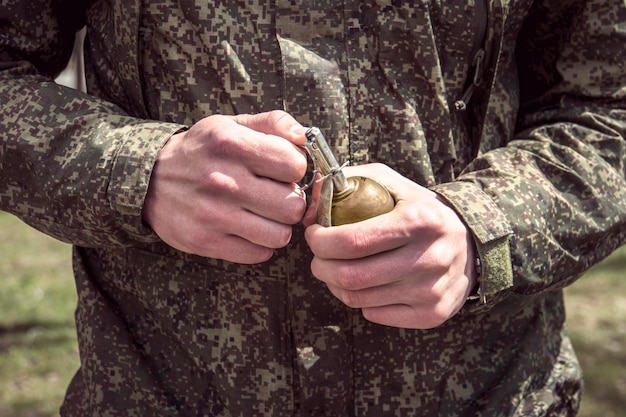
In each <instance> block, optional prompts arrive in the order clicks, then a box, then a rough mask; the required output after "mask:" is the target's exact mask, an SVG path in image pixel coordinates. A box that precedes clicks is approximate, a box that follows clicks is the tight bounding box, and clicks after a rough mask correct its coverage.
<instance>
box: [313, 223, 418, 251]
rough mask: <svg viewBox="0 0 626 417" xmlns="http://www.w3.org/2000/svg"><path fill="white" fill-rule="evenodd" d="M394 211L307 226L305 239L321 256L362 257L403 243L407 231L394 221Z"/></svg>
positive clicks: (405, 239)
mask: <svg viewBox="0 0 626 417" xmlns="http://www.w3.org/2000/svg"><path fill="white" fill-rule="evenodd" d="M394 218H395V216H394V215H393V212H390V213H386V214H382V215H380V216H376V217H373V218H371V219H367V220H364V221H362V222H358V223H352V224H345V225H341V226H332V227H323V226H320V225H318V224H315V225H312V226H309V227H308V228H307V229H306V231H305V238H306V241H307V243H308V245H309V247H310V249H311V251H312V252H313V254H314V255H315V256H317V257H320V258H323V259H340V260H349V259H361V258H365V257H368V256H372V255H376V254H379V253H383V252H388V251H391V250H394V249H398V248H400V247H402V246H405V245H406V244H407V243H408V235H407V233H406V232H404V231H403V230H402V229H401V228H399V227H398V226H397V224H396V222H395V221H394Z"/></svg>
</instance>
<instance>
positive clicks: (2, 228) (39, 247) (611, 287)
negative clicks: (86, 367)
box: [0, 212, 626, 417]
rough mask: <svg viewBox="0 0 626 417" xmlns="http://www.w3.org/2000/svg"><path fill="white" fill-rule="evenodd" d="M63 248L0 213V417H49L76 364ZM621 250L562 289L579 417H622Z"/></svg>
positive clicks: (625, 338)
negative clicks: (577, 378) (581, 375)
mask: <svg viewBox="0 0 626 417" xmlns="http://www.w3.org/2000/svg"><path fill="white" fill-rule="evenodd" d="M70 252H71V249H70V247H69V246H68V245H66V244H64V243H61V242H58V241H56V240H54V239H52V238H50V237H47V236H44V235H42V234H40V233H38V232H37V231H35V230H34V229H31V228H29V227H28V226H26V225H24V224H23V223H21V222H20V221H19V220H17V219H16V218H15V217H13V216H11V215H9V214H6V213H3V212H0V254H1V255H2V260H1V261H0V416H2V417H54V416H58V415H59V414H58V408H59V406H60V404H61V401H62V399H63V395H64V393H65V388H66V387H67V385H68V383H69V381H70V379H71V378H72V375H73V373H74V372H75V371H76V368H77V364H78V351H77V347H76V335H75V329H74V323H73V314H74V308H75V304H76V292H75V287H74V283H73V279H72V273H71V263H70ZM625 275H626V246H625V247H622V248H621V249H619V250H618V251H617V252H616V253H615V254H613V256H611V257H610V258H608V259H606V260H605V261H604V262H602V263H601V264H599V265H597V266H596V267H594V268H593V269H592V270H591V271H590V272H589V273H588V274H587V275H586V276H585V277H584V278H582V279H581V280H579V281H578V282H577V283H576V284H574V285H573V286H572V287H570V288H568V289H567V290H566V297H567V298H566V299H567V309H568V316H569V328H570V333H571V336H572V340H573V342H574V345H575V347H576V350H577V352H578V355H579V359H580V361H581V363H582V365H583V369H584V372H585V384H586V391H585V395H584V397H583V405H582V410H581V412H580V414H579V415H580V416H583V417H598V416H602V417H626V276H625Z"/></svg>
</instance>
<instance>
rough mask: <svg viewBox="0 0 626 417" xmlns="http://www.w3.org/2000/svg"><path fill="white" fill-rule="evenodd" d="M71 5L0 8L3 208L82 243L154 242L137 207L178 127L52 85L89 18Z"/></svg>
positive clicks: (14, 3) (42, 0)
mask: <svg viewBox="0 0 626 417" xmlns="http://www.w3.org/2000/svg"><path fill="white" fill-rule="evenodd" d="M69 3H71V1H70V2H65V3H64V2H63V1H49V0H28V1H18V0H8V1H4V2H3V3H2V6H0V129H1V130H2V132H3V134H2V136H0V209H2V210H4V211H8V212H11V213H13V214H15V215H16V216H18V217H19V218H21V219H22V220H23V221H25V222H26V223H28V224H30V225H32V226H33V227H35V228H37V229H38V230H40V231H43V232H44V233H46V234H49V235H51V236H54V237H56V238H58V239H60V240H63V241H66V242H69V243H73V244H77V245H81V246H91V247H93V246H99V245H111V244H120V245H127V244H133V242H137V241H153V240H156V239H157V237H156V235H155V234H154V233H153V232H152V231H151V230H150V229H149V228H148V227H146V226H145V225H144V224H143V223H142V220H141V209H142V206H143V200H144V197H145V194H146V191H147V187H148V181H149V179H150V174H151V171H152V167H153V164H154V162H155V159H156V155H157V153H158V151H159V150H160V149H161V147H162V146H163V144H164V143H165V142H166V141H167V139H168V138H169V137H171V135H172V134H173V133H175V132H176V131H178V130H179V129H180V128H181V126H179V125H176V124H171V123H160V122H154V121H148V120H142V119H139V118H134V117H131V116H129V115H127V114H126V113H125V112H124V111H123V110H122V109H121V108H119V107H116V106H114V105H112V104H110V103H107V102H104V101H101V100H98V99H96V98H94V97H90V96H88V95H86V94H82V93H80V92H79V91H76V90H73V89H69V88H66V87H62V86H59V85H57V84H55V83H54V82H53V79H54V76H56V75H57V74H58V73H59V72H60V71H61V70H62V69H63V67H64V65H65V63H66V62H67V60H68V58H69V56H70V54H71V50H72V47H73V42H74V34H75V32H76V30H78V29H79V28H80V27H81V26H82V24H83V22H82V19H83V16H84V10H81V6H80V5H81V4H83V3H85V2H78V1H75V2H73V3H76V4H69Z"/></svg>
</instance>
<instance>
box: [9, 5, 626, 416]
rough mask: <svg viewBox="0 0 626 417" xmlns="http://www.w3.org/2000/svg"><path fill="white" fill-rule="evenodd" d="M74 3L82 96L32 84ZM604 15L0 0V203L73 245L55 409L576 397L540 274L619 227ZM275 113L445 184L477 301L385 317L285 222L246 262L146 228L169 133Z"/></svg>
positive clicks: (616, 240)
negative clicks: (148, 201)
mask: <svg viewBox="0 0 626 417" xmlns="http://www.w3.org/2000/svg"><path fill="white" fill-rule="evenodd" d="M299 3H301V4H299ZM84 24H86V26H87V42H86V47H85V54H86V72H87V86H88V92H89V95H85V94H82V93H80V92H78V91H75V90H71V89H68V88H63V87H60V86H58V85H56V84H54V83H53V82H52V80H53V77H54V76H55V75H56V74H57V73H58V72H59V71H60V70H61V68H62V67H63V66H64V63H65V62H66V60H67V58H68V56H69V53H70V51H71V49H72V43H73V39H74V32H75V30H76V29H77V28H79V27H81V26H82V25H84ZM625 25H626V4H624V2H623V1H618V0H608V1H607V0H582V1H581V0H575V1H574V0H535V1H532V0H509V1H505V0H493V1H489V2H483V1H480V0H478V1H476V2H472V1H469V2H466V1H458V0H450V1H426V0H422V1H412V0H411V1H390V0H361V1H357V0H346V1H328V0H315V1H302V2H295V1H287V0H276V1H271V2H262V1H255V0H246V1H241V0H239V1H236V0H223V1H217V2H201V1H194V0H178V1H174V0H151V1H143V2H142V1H138V0H96V1H84V2H83V1H80V0H4V1H3V2H2V5H0V70H1V71H0V110H1V117H0V128H1V130H2V136H1V137H2V140H1V142H0V208H1V209H3V210H6V211H9V212H12V213H14V214H15V215H17V216H19V217H20V218H21V219H23V220H24V221H25V222H27V223H29V224H31V225H32V226H34V227H36V228H37V229H39V230H41V231H43V232H45V233H47V234H49V235H51V236H55V237H57V238H59V239H61V240H64V241H66V242H70V243H72V244H73V245H74V269H75V276H76V285H77V290H78V297H79V301H78V307H77V313H76V320H77V326H78V333H79V347H80V355H81V368H80V369H79V371H78V372H77V374H76V377H75V378H74V379H73V381H72V383H71V385H70V387H69V389H68V393H67V397H66V401H65V403H64V405H63V408H62V415H63V416H68V417H69V416H71V417H77V416H90V417H91V416H127V417H132V416H135V417H144V416H246V417H250V416H274V417H280V416H315V417H319V416H332V417H338V416H359V417H361V416H362V417H365V416H370V417H381V416H418V415H419V416H477V415H483V416H490V417H493V416H511V415H518V416H539V415H550V416H552V415H568V414H569V415H573V413H574V410H576V409H577V407H578V400H579V394H580V389H581V375H580V369H579V367H578V365H577V363H576V359H575V357H574V355H573V353H572V350H571V346H570V344H569V341H568V338H567V335H566V332H565V330H564V316H565V314H564V307H563V300H562V293H561V288H562V287H563V286H565V285H568V284H570V283H572V282H573V281H574V280H575V279H576V278H577V277H579V276H580V275H581V274H582V273H583V272H584V271H585V270H586V269H587V268H588V267H589V266H590V265H593V264H594V263H596V262H597V261H598V260H600V259H602V258H603V257H605V256H606V255H608V254H609V253H610V252H611V251H612V250H614V249H615V248H616V247H618V246H619V245H621V244H622V243H623V242H624V237H625V233H626V232H625V231H626V204H625V201H626V180H625V176H626V163H625V162H626V140H625V139H624V138H625V136H626V111H625V110H624V109H626V67H625V64H624V63H625V62H626V49H625V48H624V45H626V32H625V31H624V26H625ZM272 109H285V110H287V111H288V112H290V113H292V114H293V115H294V116H295V117H296V119H298V120H299V121H300V122H301V123H303V124H305V125H313V124H314V125H317V126H319V127H320V128H321V129H322V130H323V131H324V132H325V134H326V136H327V137H328V138H329V139H331V142H332V145H333V146H334V147H335V148H336V149H338V151H339V154H340V159H342V160H345V159H350V160H351V161H352V162H353V163H358V164H360V163H366V162H372V161H379V162H383V163H386V164H388V165H390V166H392V167H393V168H394V169H396V170H397V171H399V172H400V173H402V174H403V175H405V176H407V177H408V178H410V179H412V180H414V181H416V182H418V183H419V184H421V185H423V186H426V187H430V188H431V189H433V190H434V191H436V192H437V193H439V194H440V195H442V196H443V197H444V198H446V199H447V200H448V201H449V202H450V203H451V204H452V205H453V206H454V207H455V209H456V210H457V211H458V213H459V215H460V216H461V217H462V218H463V219H464V220H465V222H466V224H467V225H468V227H469V228H470V229H471V231H472V232H473V234H474V238H475V241H476V245H477V248H478V252H479V254H480V257H481V258H482V263H483V273H482V276H481V278H480V286H481V293H482V295H483V296H484V297H485V301H486V302H485V303H481V302H476V301H468V303H467V304H466V305H465V306H464V308H463V309H462V310H461V312H460V313H459V314H458V315H457V316H455V317H454V318H452V319H451V320H449V321H448V322H446V323H445V324H443V325H442V326H440V327H438V328H436V329H432V330H406V329H396V328H389V327H384V326H379V325H375V324H372V323H369V322H367V321H365V320H364V319H363V318H362V316H361V315H360V314H359V312H358V311H354V310H351V309H349V308H347V307H345V306H343V305H342V304H341V303H340V302H339V301H337V300H335V299H334V297H332V296H331V295H329V293H328V292H327V291H326V289H325V288H324V287H323V285H322V284H321V283H320V282H318V281H317V280H316V279H314V278H313V277H312V276H311V275H310V271H309V261H310V258H311V255H310V253H309V251H308V249H307V247H306V244H305V243H304V240H303V238H302V228H301V227H297V228H296V230H295V231H294V238H293V240H292V242H291V244H290V245H289V246H288V247H287V248H285V249H283V250H278V251H276V254H275V256H274V257H273V259H272V260H271V261H269V262H266V263H263V264H259V265H253V266H242V265H236V264H232V263H228V262H224V261H220V260H216V259H207V258H201V257H197V256H191V255H187V254H184V253H181V252H178V251H176V250H174V249H172V248H170V247H168V246H167V245H165V244H164V243H162V242H161V241H160V240H159V239H158V237H157V236H156V235H155V234H154V233H153V232H152V231H151V230H150V229H149V228H147V227H146V226H145V225H144V224H143V223H142V221H141V209H142V204H143V199H144V196H145V194H146V189H147V185H148V181H149V178H150V174H151V170H152V167H153V164H154V160H155V157H156V155H157V153H158V152H159V149H160V148H161V147H162V146H163V144H164V143H165V142H166V141H167V139H168V138H169V137H170V135H172V134H173V133H174V132H176V131H178V130H179V129H181V128H182V127H185V126H190V125H191V124H193V123H194V122H195V121H197V120H199V119H200V118H202V117H204V116H207V115H210V114H215V113H222V114H233V113H243V112H259V111H266V110H272Z"/></svg>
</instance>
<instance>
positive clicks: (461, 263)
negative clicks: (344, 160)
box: [305, 164, 476, 329]
mask: <svg viewBox="0 0 626 417" xmlns="http://www.w3.org/2000/svg"><path fill="white" fill-rule="evenodd" d="M344 172H345V174H346V175H347V176H355V175H363V176H367V177H370V178H373V179H375V180H376V181H378V182H380V183H381V184H383V185H385V186H386V187H387V188H388V189H389V191H390V192H391V194H392V195H393V197H394V199H395V200H396V207H395V208H394V209H393V210H392V211H391V212H389V213H386V214H383V215H380V216H377V217H375V218H372V219H368V220H365V221H362V222H359V223H354V224H348V225H342V226H334V227H322V226H320V225H318V224H310V223H312V222H311V213H313V212H314V211H315V207H314V204H313V207H311V208H310V210H309V213H308V215H307V216H306V217H305V224H306V223H309V224H308V227H307V230H306V234H305V237H306V240H307V242H308V244H309V246H310V248H311V251H312V252H313V254H314V259H313V262H312V263H311V270H312V272H313V275H315V277H316V278H317V279H319V280H321V281H323V282H325V283H326V285H327V286H328V288H329V290H330V291H331V292H332V293H333V294H334V296H335V297H337V298H338V299H339V300H341V301H342V302H343V303H344V304H346V305H347V306H349V307H353V308H360V309H361V310H362V314H363V316H364V317H365V318H366V319H367V320H370V321H372V322H375V323H379V324H384V325H388V326H394V327H403V328H414V329H428V328H433V327H437V326H439V325H441V324H443V323H444V322H445V321H447V320H448V319H450V318H451V317H453V316H454V315H455V314H456V313H457V312H458V311H459V310H460V309H461V307H462V306H463V304H464V303H465V301H466V299H467V297H468V295H469V294H470V292H471V291H472V289H473V288H474V286H475V284H476V277H475V274H476V273H475V272H474V251H475V249H474V244H473V240H472V235H471V233H470V231H469V230H468V229H467V227H466V226H465V224H464V223H463V222H462V221H461V219H460V218H459V216H458V215H457V214H456V212H455V211H454V210H453V209H452V208H450V206H448V205H447V204H446V203H445V202H444V200H442V199H441V198H440V197H439V196H438V195H437V194H436V193H434V192H432V191H430V190H428V189H426V188H424V187H421V186H419V185H418V184H416V183H414V182H412V181H410V180H409V179H407V178H405V177H403V176H401V175H400V174H398V173H397V172H395V171H393V170H392V169H391V168H389V167H387V166H385V165H382V164H369V165H362V166H356V167H348V168H345V170H344Z"/></svg>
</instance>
